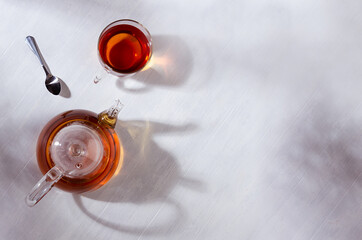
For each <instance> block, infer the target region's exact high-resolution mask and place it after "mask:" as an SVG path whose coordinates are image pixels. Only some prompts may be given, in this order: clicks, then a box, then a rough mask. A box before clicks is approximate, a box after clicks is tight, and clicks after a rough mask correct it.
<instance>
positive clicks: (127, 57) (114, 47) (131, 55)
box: [98, 23, 152, 74]
mask: <svg viewBox="0 0 362 240" xmlns="http://www.w3.org/2000/svg"><path fill="white" fill-rule="evenodd" d="M111 25H112V24H111ZM98 51H99V55H100V58H101V59H102V61H103V63H104V64H106V65H107V66H109V67H110V68H111V69H112V70H113V71H115V72H117V73H120V74H128V73H133V72H136V71H138V70H140V69H142V68H143V67H144V66H145V64H146V63H147V61H148V60H149V58H150V57H151V52H152V50H151V43H150V40H149V39H148V38H147V37H146V35H145V34H144V33H143V32H142V31H141V30H140V29H139V28H137V27H135V26H132V25H128V24H123V23H120V24H119V25H114V26H111V27H110V28H106V29H105V30H104V32H102V34H101V36H100V38H99V42H98Z"/></svg>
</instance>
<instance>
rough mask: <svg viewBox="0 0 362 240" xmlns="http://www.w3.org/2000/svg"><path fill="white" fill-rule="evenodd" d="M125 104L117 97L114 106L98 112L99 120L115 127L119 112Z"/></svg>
mask: <svg viewBox="0 0 362 240" xmlns="http://www.w3.org/2000/svg"><path fill="white" fill-rule="evenodd" d="M123 106H124V105H123V104H122V103H121V101H120V100H119V99H117V100H116V102H115V104H114V105H112V107H110V108H109V109H107V110H105V111H103V112H101V113H100V114H98V122H99V123H100V124H103V125H106V126H108V127H110V128H114V127H115V126H116V123H117V116H118V113H119V112H120V111H121V110H122V108H123Z"/></svg>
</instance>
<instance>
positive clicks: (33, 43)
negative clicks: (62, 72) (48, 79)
mask: <svg viewBox="0 0 362 240" xmlns="http://www.w3.org/2000/svg"><path fill="white" fill-rule="evenodd" d="M25 42H26V43H27V44H28V46H29V47H30V49H31V51H32V52H33V53H34V54H35V55H36V56H37V57H38V59H39V62H40V64H41V66H42V67H43V69H44V71H45V73H46V75H47V76H49V75H52V73H51V72H50V69H49V67H48V64H47V63H46V62H45V60H44V57H43V55H42V54H41V52H40V49H39V47H38V44H37V43H36V41H35V38H34V37H32V36H27V37H26V38H25Z"/></svg>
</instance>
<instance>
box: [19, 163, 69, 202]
mask: <svg viewBox="0 0 362 240" xmlns="http://www.w3.org/2000/svg"><path fill="white" fill-rule="evenodd" d="M63 175H64V170H63V169H62V168H60V167H58V166H54V167H53V168H52V169H50V170H49V171H48V172H47V173H46V174H45V175H44V176H43V177H42V178H41V179H40V180H39V182H38V183H37V184H35V186H34V187H33V189H32V190H31V192H30V193H29V194H28V196H26V199H25V202H26V204H27V205H28V206H29V207H33V206H34V205H35V204H37V203H38V202H39V201H40V200H41V199H42V198H43V197H44V196H45V195H46V194H47V193H48V192H49V191H50V190H51V189H52V187H53V186H54V184H55V183H57V182H58V181H59V180H60V179H61V178H62V176H63Z"/></svg>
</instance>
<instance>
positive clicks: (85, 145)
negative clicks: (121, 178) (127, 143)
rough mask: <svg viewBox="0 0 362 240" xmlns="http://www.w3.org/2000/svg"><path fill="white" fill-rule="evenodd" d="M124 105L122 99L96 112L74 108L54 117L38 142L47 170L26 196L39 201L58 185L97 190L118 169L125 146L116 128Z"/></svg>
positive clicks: (30, 203) (39, 156) (40, 158)
mask: <svg viewBox="0 0 362 240" xmlns="http://www.w3.org/2000/svg"><path fill="white" fill-rule="evenodd" d="M122 107H123V105H122V103H121V102H120V101H119V100H116V104H115V105H113V106H112V107H111V108H109V109H108V110H106V111H103V112H101V113H100V114H96V113H94V112H91V111H87V110H71V111H67V112H64V113H62V114H59V115H57V116H56V117H54V118H53V119H51V120H50V121H49V122H48V123H47V124H46V125H45V127H44V128H43V130H42V131H41V133H40V135H39V138H38V142H37V149H36V153H37V160H38V165H39V168H40V170H41V172H42V173H43V174H45V175H44V176H43V177H42V178H41V179H40V180H39V182H38V183H37V184H36V185H35V186H34V187H33V189H32V190H31V192H30V193H29V194H28V196H27V197H26V203H27V205H28V206H34V205H35V204H37V203H38V202H39V201H40V200H41V199H42V198H43V197H44V196H45V195H46V194H47V193H48V192H49V191H50V190H51V189H52V187H53V186H54V185H56V186H57V187H59V188H60V189H63V190H65V191H68V192H73V193H82V192H86V191H90V190H95V189H97V188H99V187H101V186H103V185H104V184H105V183H107V182H108V181H109V180H110V179H111V177H112V176H113V174H114V173H115V172H116V170H117V167H118V163H119V160H120V157H122V156H121V155H122V149H121V148H120V140H119V138H118V136H117V133H116V132H115V130H114V127H115V126H116V122H117V116H118V113H119V111H120V110H121V109H122Z"/></svg>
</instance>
